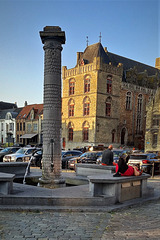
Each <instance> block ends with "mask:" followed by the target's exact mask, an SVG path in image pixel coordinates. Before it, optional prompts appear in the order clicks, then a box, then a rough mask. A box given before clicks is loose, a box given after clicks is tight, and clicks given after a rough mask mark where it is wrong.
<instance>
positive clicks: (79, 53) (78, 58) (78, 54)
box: [77, 52, 83, 65]
mask: <svg viewBox="0 0 160 240" xmlns="http://www.w3.org/2000/svg"><path fill="white" fill-rule="evenodd" d="M82 54H83V52H77V65H78V63H79V60H80V59H81V56H82Z"/></svg>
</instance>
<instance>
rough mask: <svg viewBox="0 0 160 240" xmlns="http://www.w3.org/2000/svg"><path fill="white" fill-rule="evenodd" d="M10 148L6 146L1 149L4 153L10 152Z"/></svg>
mask: <svg viewBox="0 0 160 240" xmlns="http://www.w3.org/2000/svg"><path fill="white" fill-rule="evenodd" d="M9 150H10V148H5V149H3V150H1V152H2V153H5V152H8V151H9Z"/></svg>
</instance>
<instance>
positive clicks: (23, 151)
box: [3, 147, 35, 162]
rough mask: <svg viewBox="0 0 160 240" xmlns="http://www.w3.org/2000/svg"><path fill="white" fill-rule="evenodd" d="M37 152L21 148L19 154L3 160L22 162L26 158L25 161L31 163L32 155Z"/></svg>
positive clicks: (5, 157) (16, 153)
mask: <svg viewBox="0 0 160 240" xmlns="http://www.w3.org/2000/svg"><path fill="white" fill-rule="evenodd" d="M34 151H35V148H33V147H32V148H25V147H24V148H20V149H19V150H18V151H17V152H15V153H13V154H7V155H5V156H4V158H3V162H22V161H23V160H24V157H27V158H26V159H25V161H27V162H28V161H29V159H30V157H31V155H32V153H33V152H34Z"/></svg>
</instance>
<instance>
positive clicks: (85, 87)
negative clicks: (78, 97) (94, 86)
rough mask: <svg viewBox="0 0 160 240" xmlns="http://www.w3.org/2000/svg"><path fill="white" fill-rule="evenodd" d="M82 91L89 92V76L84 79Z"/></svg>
mask: <svg viewBox="0 0 160 240" xmlns="http://www.w3.org/2000/svg"><path fill="white" fill-rule="evenodd" d="M84 92H85V93H88V92H90V76H86V77H85V79H84Z"/></svg>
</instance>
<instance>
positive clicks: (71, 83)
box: [69, 79, 75, 95]
mask: <svg viewBox="0 0 160 240" xmlns="http://www.w3.org/2000/svg"><path fill="white" fill-rule="evenodd" d="M74 90H75V80H74V79H70V80H69V95H73V94H74Z"/></svg>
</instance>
